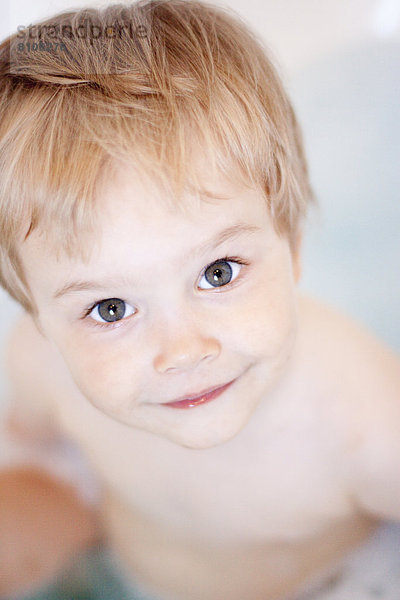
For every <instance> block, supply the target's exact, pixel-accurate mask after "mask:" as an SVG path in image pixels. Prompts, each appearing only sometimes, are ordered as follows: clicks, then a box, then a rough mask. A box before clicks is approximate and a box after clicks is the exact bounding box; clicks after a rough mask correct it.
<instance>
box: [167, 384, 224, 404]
mask: <svg viewBox="0 0 400 600" xmlns="http://www.w3.org/2000/svg"><path fill="white" fill-rule="evenodd" d="M234 381H235V379H232V381H229V382H228V383H225V384H224V385H221V386H219V387H216V388H210V389H208V390H206V391H204V392H201V393H200V394H198V395H197V396H186V397H184V398H181V399H179V400H174V401H173V402H166V403H165V404H163V406H171V407H172V408H194V407H195V406H199V405H200V404H205V403H206V402H210V401H211V400H214V399H215V398H217V397H218V396H220V395H221V394H223V393H224V392H225V390H227V389H228V388H229V387H230V386H231V385H232V383H233V382H234Z"/></svg>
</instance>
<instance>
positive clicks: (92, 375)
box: [61, 339, 136, 414]
mask: <svg viewBox="0 0 400 600" xmlns="http://www.w3.org/2000/svg"><path fill="white" fill-rule="evenodd" d="M61 353H62V354H63V357H64V360H65V361H66V363H67V366H68V368H69V370H70V373H71V376H72V378H73V379H74V381H75V384H76V385H77V387H78V388H79V390H80V391H81V392H82V394H83V395H84V396H85V397H86V398H87V399H88V400H89V402H90V403H91V404H93V405H94V406H96V407H97V408H100V409H101V410H104V412H107V413H108V414H113V413H114V412H115V411H118V410H122V409H123V408H124V407H125V406H126V404H127V402H128V400H130V399H132V397H134V392H135V389H134V382H135V380H136V378H135V373H134V371H133V364H134V361H133V360H132V357H131V356H130V354H129V353H127V352H126V350H121V348H120V345H119V344H116V343H115V341H114V342H113V343H111V342H110V343H109V344H104V343H101V344H99V343H96V344H95V345H91V344H90V345H89V344H88V343H86V344H85V343H84V341H80V342H79V341H77V340H76V339H75V340H68V341H66V342H65V343H64V344H63V346H62V348H61Z"/></svg>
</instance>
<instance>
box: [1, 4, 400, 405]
mask: <svg viewBox="0 0 400 600" xmlns="http://www.w3.org/2000/svg"><path fill="white" fill-rule="evenodd" d="M215 3H217V4H221V5H223V6H229V7H230V8H232V9H233V10H235V11H236V12H237V13H239V15H240V16H241V17H242V18H243V19H244V20H245V21H246V22H247V23H248V24H249V25H250V27H252V29H253V30H254V31H255V32H256V33H257V34H258V35H259V37H260V38H261V39H262V40H263V42H264V43H265V44H266V45H267V46H269V47H270V49H271V50H272V55H273V57H274V58H275V62H276V64H277V65H278V68H279V71H280V73H281V76H282V78H283V80H284V83H285V85H286V87H287V89H288V90H289V93H290V96H291V98H292V101H293V104H294V106H295V109H296V111H297V114H298V118H299V121H300V124H301V125H302V128H303V133H304V139H305V146H306V151H307V155H308V160H309V167H310V172H311V181H312V184H313V188H314V190H315V193H316V196H317V198H318V201H319V210H318V211H313V212H312V213H311V214H310V218H309V221H308V223H307V227H306V235H305V240H304V247H303V275H302V281H301V284H300V286H301V288H302V289H303V290H305V291H308V292H310V293H311V294H312V295H313V296H315V297H318V298H320V299H322V300H325V301H326V302H328V303H330V304H332V305H334V306H336V307H338V308H339V309H341V310H343V311H345V312H346V313H347V314H349V315H351V316H352V317H354V318H355V319H356V320H357V321H359V322H361V323H362V324H364V325H365V326H367V327H368V328H369V329H370V330H371V331H372V332H373V333H375V334H376V335H377V336H379V337H380V338H381V339H383V340H384V341H385V342H386V343H387V344H389V345H390V346H392V348H394V349H396V350H397V351H399V352H400V264H399V263H400V197H399V196H400V191H399V190H400V164H399V163H400V96H399V94H400V1H399V0H324V1H322V2H321V0H279V1H278V0H263V1H261V0H233V1H231V2H229V3H227V2H219V1H216V2H215ZM105 4H106V2H101V3H100V2H94V1H92V2H90V1H88V2H83V1H80V0H78V1H75V2H71V0H57V1H56V0H53V1H51V0H35V2H34V3H33V2H30V1H27V0H12V2H11V0H10V2H9V3H8V4H7V2H5V0H2V4H1V5H0V38H1V39H3V38H4V37H6V36H7V35H9V34H10V33H12V32H13V31H15V30H16V29H17V27H18V26H19V25H23V26H25V27H27V26H28V25H30V24H32V23H34V22H36V21H37V20H39V19H41V18H44V17H48V16H51V15H52V14H55V13H56V12H58V11H61V10H64V9H67V8H68V9H71V8H79V7H82V6H104V5H105ZM19 311H20V309H19V307H18V306H17V305H16V304H15V303H14V302H13V301H12V300H11V299H10V298H8V297H7V296H6V294H5V292H3V291H0V315H1V317H0V352H1V353H2V354H1V358H2V359H3V351H4V340H5V336H6V335H7V332H8V330H9V327H10V325H11V323H12V322H13V320H14V319H15V317H16V315H17V314H18V313H19ZM3 364H4V360H1V363H0V410H1V407H2V406H4V399H5V397H6V389H7V388H6V382H5V379H4V367H3Z"/></svg>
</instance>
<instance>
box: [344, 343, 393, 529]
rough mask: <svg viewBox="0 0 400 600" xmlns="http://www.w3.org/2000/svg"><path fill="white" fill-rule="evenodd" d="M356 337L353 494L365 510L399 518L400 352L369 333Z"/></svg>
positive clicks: (352, 448)
mask: <svg viewBox="0 0 400 600" xmlns="http://www.w3.org/2000/svg"><path fill="white" fill-rule="evenodd" d="M354 343H355V346H354V354H353V356H354V364H353V365H352V372H353V380H352V385H353V386H354V393H355V389H356V387H357V389H358V394H357V398H356V402H355V406H356V411H355V412H354V413H353V414H352V415H351V419H352V422H353V428H354V435H353V436H352V447H351V448H350V455H349V459H350V460H349V467H350V468H349V480H350V482H351V489H352V493H353V497H354V500H355V502H356V503H357V505H358V506H359V507H360V508H361V509H362V510H365V511H366V512H368V513H371V514H374V515H375V516H378V517H380V518H383V519H389V520H399V521H400V358H399V357H398V356H397V355H396V354H395V353H394V352H392V351H391V350H390V349H389V348H388V347H386V346H385V345H384V344H382V343H380V342H379V341H378V340H376V339H374V338H373V337H372V336H369V335H367V334H362V335H361V334H360V338H359V339H356V340H355V342H354Z"/></svg>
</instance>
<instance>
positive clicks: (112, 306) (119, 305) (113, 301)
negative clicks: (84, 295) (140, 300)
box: [88, 298, 136, 323]
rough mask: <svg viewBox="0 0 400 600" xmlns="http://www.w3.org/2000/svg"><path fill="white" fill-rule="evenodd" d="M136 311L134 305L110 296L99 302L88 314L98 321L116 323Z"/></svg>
mask: <svg viewBox="0 0 400 600" xmlns="http://www.w3.org/2000/svg"><path fill="white" fill-rule="evenodd" d="M134 312H136V311H135V309H134V308H133V306H131V305H130V304H127V303H126V302H124V300H121V299H120V298H108V299H107V300H102V301H101V302H98V303H97V304H96V305H95V306H93V308H92V309H91V310H90V312H89V313H88V315H89V316H90V317H91V318H92V319H94V320H95V321H97V322H98V323H115V322H116V321H121V319H125V318H126V317H130V316H131V315H133V313H134Z"/></svg>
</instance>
